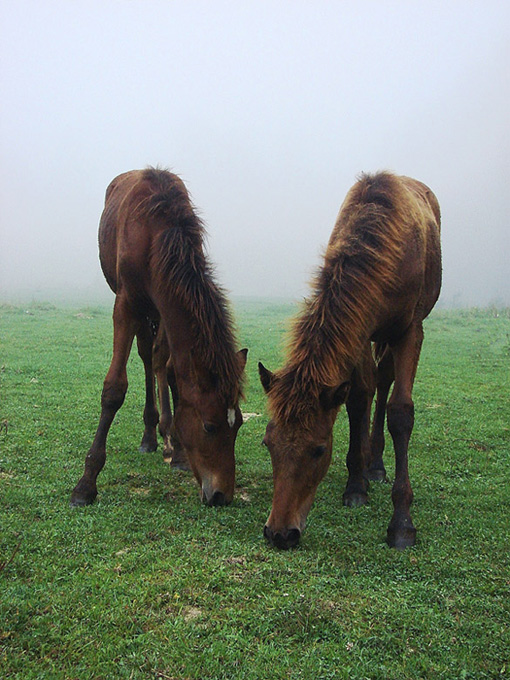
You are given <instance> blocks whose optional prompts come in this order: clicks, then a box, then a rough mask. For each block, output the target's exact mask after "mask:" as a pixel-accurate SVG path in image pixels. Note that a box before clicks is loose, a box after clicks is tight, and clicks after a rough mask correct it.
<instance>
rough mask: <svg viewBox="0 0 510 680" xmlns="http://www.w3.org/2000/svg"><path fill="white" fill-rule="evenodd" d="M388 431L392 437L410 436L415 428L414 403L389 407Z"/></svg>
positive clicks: (390, 404)
mask: <svg viewBox="0 0 510 680" xmlns="http://www.w3.org/2000/svg"><path fill="white" fill-rule="evenodd" d="M387 420H388V430H389V432H390V434H391V436H392V437H393V438H394V439H395V437H399V436H408V437H409V436H410V435H411V432H412V430H413V426H414V404H413V402H412V401H411V402H408V403H401V404H392V403H391V402H390V403H389V404H388V406H387Z"/></svg>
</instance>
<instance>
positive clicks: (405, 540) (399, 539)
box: [386, 526, 416, 550]
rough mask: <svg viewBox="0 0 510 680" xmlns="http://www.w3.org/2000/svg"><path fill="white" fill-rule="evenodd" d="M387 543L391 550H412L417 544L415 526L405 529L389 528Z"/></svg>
mask: <svg viewBox="0 0 510 680" xmlns="http://www.w3.org/2000/svg"><path fill="white" fill-rule="evenodd" d="M386 541H387V543H388V545H389V546H390V548H396V549H397V550H405V549H406V548H412V547H413V545H415V543H416V529H415V528H414V527H413V526H411V527H405V528H403V529H391V528H388V535H387V538H386Z"/></svg>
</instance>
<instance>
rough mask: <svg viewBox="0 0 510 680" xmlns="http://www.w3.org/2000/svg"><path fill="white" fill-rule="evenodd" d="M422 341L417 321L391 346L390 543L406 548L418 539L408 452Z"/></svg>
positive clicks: (389, 409)
mask: <svg viewBox="0 0 510 680" xmlns="http://www.w3.org/2000/svg"><path fill="white" fill-rule="evenodd" d="M422 342H423V327H422V324H421V321H418V322H414V323H413V325H412V326H411V327H410V328H409V329H408V331H407V332H406V334H405V336H404V337H403V338H402V340H400V341H399V342H398V343H397V344H396V345H394V346H392V348H391V351H392V354H393V360H394V365H395V385H394V388H393V392H392V394H391V397H390V399H389V401H388V407H387V411H388V429H389V431H390V434H391V437H392V439H393V446H394V448H395V481H394V483H393V488H392V493H391V497H392V500H393V517H392V518H391V521H390V524H389V526H388V544H389V545H390V546H391V547H392V548H407V547H409V546H412V545H414V544H415V541H416V529H415V528H414V525H413V521H412V519H411V515H410V513H409V509H410V506H411V503H412V502H413V491H412V488H411V483H410V481H409V470H408V453H407V452H408V446H409V439H410V437H411V432H412V430H413V425H414V404H413V400H412V391H413V384H414V378H415V376H416V368H417V366H418V359H419V358H420V350H421V345H422Z"/></svg>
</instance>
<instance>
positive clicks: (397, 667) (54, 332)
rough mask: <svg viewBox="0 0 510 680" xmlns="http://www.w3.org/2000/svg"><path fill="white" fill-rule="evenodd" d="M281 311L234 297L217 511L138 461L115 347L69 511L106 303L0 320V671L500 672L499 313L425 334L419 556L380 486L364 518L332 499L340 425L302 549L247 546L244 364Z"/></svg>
mask: <svg viewBox="0 0 510 680" xmlns="http://www.w3.org/2000/svg"><path fill="white" fill-rule="evenodd" d="M293 311H294V308H293V306H292V305H290V304H283V303H282V304H277V303H274V302H273V303H269V302H263V301H259V302H256V301H249V302H248V301H245V302H242V303H241V302H239V303H238V304H236V317H237V320H238V326H239V329H240V331H239V335H240V346H247V347H249V348H250V354H249V357H248V386H247V399H246V403H245V404H244V407H243V410H244V411H245V412H247V413H250V414H255V415H254V416H253V417H251V418H250V419H249V420H248V421H247V422H246V424H245V425H244V427H243V428H242V429H241V431H240V433H239V437H238V444H237V492H236V496H235V500H234V503H233V504H232V505H231V506H230V507H228V508H206V507H203V506H202V505H201V504H200V502H199V497H198V491H197V486H196V484H195V482H194V481H193V479H192V478H191V477H190V476H189V475H187V474H185V473H180V472H174V471H171V470H170V468H169V466H168V465H166V464H165V463H164V462H163V460H162V456H161V452H160V451H159V452H157V453H154V454H140V453H139V452H138V445H139V442H140V438H141V434H142V422H141V414H142V407H143V375H142V368H141V363H140V361H139V359H138V357H137V356H136V352H133V355H132V357H131V360H130V365H129V378H130V388H129V391H128V396H127V398H126V403H125V404H124V406H123V408H122V409H121V411H120V412H119V414H118V416H117V419H116V421H115V423H114V425H113V427H112V430H111V434H110V438H109V449H108V460H107V463H106V466H105V468H104V470H103V472H102V474H101V475H100V477H99V480H98V488H99V496H98V501H97V502H96V504H95V505H93V506H91V507H88V508H84V509H72V508H70V507H69V496H70V492H71V490H72V488H73V486H74V484H75V483H76V481H77V479H78V478H79V477H80V476H81V473H82V468H83V461H84V456H85V454H86V451H87V449H88V447H89V445H90V443H91V440H92V437H93V434H94V431H95V427H96V424H97V419H98V416H99V400H100V392H101V386H102V381H103V378H104V374H105V372H106V370H107V367H108V363H109V360H110V351H111V334H112V332H111V319H110V310H109V309H107V308H102V307H98V308H82V309H74V308H64V307H59V308H56V307H53V306H52V305H35V304H34V305H31V306H29V307H25V308H22V307H11V306H8V305H3V306H2V307H0V343H1V349H0V352H1V354H0V389H1V392H0V399H1V402H0V528H1V531H0V566H1V564H2V563H4V568H3V570H2V571H1V572H0V678H19V679H21V678H22V679H23V680H29V679H35V678H37V679H41V678H48V679H52V680H53V679H56V680H58V679H61V678H69V679H79V680H86V679H89V678H90V679H92V678H94V679H100V678H101V679H105V680H106V679H112V678H113V679H115V678H126V679H128V678H133V679H135V678H154V679H156V678H160V679H170V678H173V679H175V680H177V679H179V680H184V679H188V678H189V679H194V680H195V679H200V680H205V679H214V680H219V679H220V678H221V679H222V678H229V679H232V678H243V679H244V678H246V679H248V678H249V679H251V680H260V679H265V678H268V679H273V678H274V679H279V678H289V679H292V680H297V679H298V678H303V679H304V678H306V679H310V680H312V679H313V680H320V679H323V678H324V679H325V678H340V679H342V678H349V679H355V680H356V679H364V678H367V679H375V678H381V679H395V680H406V679H409V680H416V679H418V678H434V679H435V680H437V679H438V678H448V679H450V678H452V679H455V678H473V679H479V678H490V679H494V678H505V677H510V563H509V562H510V474H509V473H510V430H509V427H510V399H509V395H510V314H509V313H508V311H505V310H502V311H500V313H499V314H497V313H496V312H495V310H481V311H462V312H461V311H458V312H444V311H439V312H436V313H434V314H433V315H432V317H431V318H430V319H429V320H428V321H427V322H426V328H425V343H424V349H423V353H422V361H421V364H420V367H419V369H418V377H417V381H416V387H415V405H416V424H415V430H414V433H413V437H412V440H411V447H410V461H411V462H410V473H411V481H412V484H413V489H414V494H415V502H414V505H413V509H412V514H413V519H414V522H415V525H416V527H417V528H418V540H417V545H416V547H415V548H413V549H410V550H407V551H404V552H397V551H393V550H390V549H389V548H388V547H387V546H386V544H385V543H384V537H385V533H386V527H387V524H388V522H389V519H390V516H391V499H390V486H389V485H388V484H373V485H372V486H371V490H370V503H369V505H368V506H365V507H362V508H358V509H348V508H344V507H342V504H341V499H342V492H343V488H344V485H345V481H346V469H345V464H344V458H345V454H346V441H347V418H346V414H345V412H344V411H342V413H341V414H340V416H339V418H338V422H337V425H336V429H335V447H334V448H335V456H334V461H333V464H332V466H331V469H330V471H329V473H328V475H327V477H326V479H325V480H324V482H323V483H322V484H321V486H320V487H319V491H318V495H317V499H316V502H315V505H314V507H313V508H312V510H311V512H310V515H309V520H308V527H307V529H306V532H305V534H304V535H303V538H302V543H301V545H300V547H299V548H298V549H296V550H293V551H290V552H277V551H276V550H274V549H271V548H269V547H268V546H267V545H265V543H264V540H263V538H262V527H263V524H264V522H265V520H266V518H267V515H268V513H269V510H270V505H271V498H272V476H271V465H270V461H269V457H268V454H267V452H266V450H265V449H264V448H263V447H261V446H260V442H261V439H262V437H263V432H264V429H265V424H266V422H267V417H266V414H265V398H264V395H263V391H262V388H261V387H260V385H259V383H258V379H257V375H256V366H257V361H258V360H260V359H262V360H263V361H264V363H265V365H266V366H268V367H269V368H271V369H274V368H276V367H278V366H279V365H280V363H281V356H282V351H281V350H282V334H283V330H284V328H285V325H286V321H287V319H288V318H289V317H290V316H291V315H292V313H293ZM390 454H391V451H388V453H387V456H386V460H387V467H388V471H389V473H390V475H391V474H392V470H393V461H392V456H391V455H390ZM6 562H7V564H5V563H6Z"/></svg>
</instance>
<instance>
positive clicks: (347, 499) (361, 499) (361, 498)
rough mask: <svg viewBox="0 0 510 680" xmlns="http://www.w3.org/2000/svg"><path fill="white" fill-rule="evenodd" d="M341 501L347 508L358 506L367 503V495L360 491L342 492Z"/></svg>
mask: <svg viewBox="0 0 510 680" xmlns="http://www.w3.org/2000/svg"><path fill="white" fill-rule="evenodd" d="M343 501H344V505H345V506H346V507H347V508H359V507H360V506H362V505H366V504H367V503H368V495H367V494H366V493H360V492H356V493H344V495H343Z"/></svg>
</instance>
